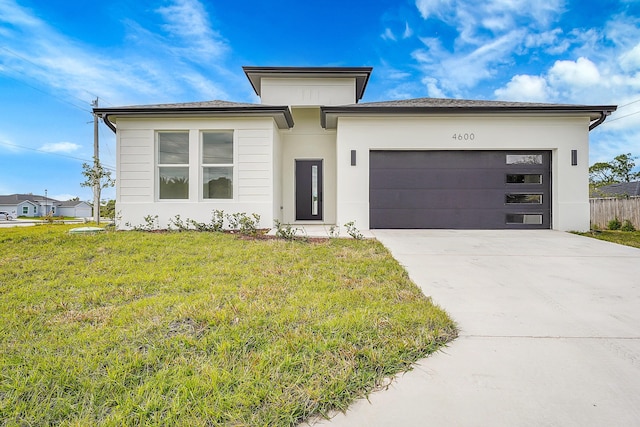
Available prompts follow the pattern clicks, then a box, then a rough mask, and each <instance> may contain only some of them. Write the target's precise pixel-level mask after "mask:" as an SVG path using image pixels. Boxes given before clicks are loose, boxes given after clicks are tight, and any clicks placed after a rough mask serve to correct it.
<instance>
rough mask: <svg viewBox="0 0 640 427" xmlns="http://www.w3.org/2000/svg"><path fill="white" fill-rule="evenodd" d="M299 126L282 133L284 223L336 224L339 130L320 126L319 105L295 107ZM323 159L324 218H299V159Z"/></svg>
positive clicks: (295, 117)
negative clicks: (297, 185) (314, 219)
mask: <svg viewBox="0 0 640 427" xmlns="http://www.w3.org/2000/svg"><path fill="white" fill-rule="evenodd" d="M292 114H293V119H294V121H295V126H294V127H293V129H291V130H289V131H283V132H282V141H283V144H282V191H283V193H282V206H283V210H282V211H283V212H282V222H283V223H285V224H294V223H300V224H318V223H324V224H335V221H336V132H335V130H325V129H323V128H322V126H320V109H319V108H292ZM296 160H322V168H323V171H322V177H323V183H322V185H323V220H322V221H320V222H318V221H296V212H295V208H296V201H295V161H296Z"/></svg>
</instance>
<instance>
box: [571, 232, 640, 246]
mask: <svg viewBox="0 0 640 427" xmlns="http://www.w3.org/2000/svg"><path fill="white" fill-rule="evenodd" d="M578 234H580V235H582V236H588V237H593V238H595V239H599V240H606V241H607V242H613V243H618V244H620V245H626V246H633V247H634V248H640V231H613V230H602V231H590V232H587V233H578Z"/></svg>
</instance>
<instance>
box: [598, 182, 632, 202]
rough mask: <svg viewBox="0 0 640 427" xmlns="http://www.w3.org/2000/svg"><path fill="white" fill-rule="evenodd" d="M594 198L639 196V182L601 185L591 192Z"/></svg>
mask: <svg viewBox="0 0 640 427" xmlns="http://www.w3.org/2000/svg"><path fill="white" fill-rule="evenodd" d="M591 196H592V197H594V198H605V197H636V196H640V181H634V182H619V183H616V184H609V185H603V186H602V187H598V188H596V189H595V190H593V192H592V195H591Z"/></svg>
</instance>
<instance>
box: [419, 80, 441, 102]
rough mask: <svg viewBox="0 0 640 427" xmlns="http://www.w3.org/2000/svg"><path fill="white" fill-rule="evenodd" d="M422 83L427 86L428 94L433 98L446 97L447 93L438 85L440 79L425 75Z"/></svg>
mask: <svg viewBox="0 0 640 427" xmlns="http://www.w3.org/2000/svg"><path fill="white" fill-rule="evenodd" d="M422 83H423V84H424V85H425V86H426V87H427V94H428V95H429V96H430V97H431V98H446V96H445V93H444V92H443V91H442V89H440V88H439V87H438V80H436V79H434V78H432V77H425V78H423V79H422Z"/></svg>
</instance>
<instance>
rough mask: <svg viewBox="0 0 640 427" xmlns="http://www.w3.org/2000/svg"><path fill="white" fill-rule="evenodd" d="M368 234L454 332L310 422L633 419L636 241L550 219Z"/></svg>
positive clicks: (639, 365) (639, 270)
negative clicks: (547, 226)
mask: <svg viewBox="0 0 640 427" xmlns="http://www.w3.org/2000/svg"><path fill="white" fill-rule="evenodd" d="M374 234H375V235H376V237H377V238H378V239H379V240H380V241H381V242H382V243H383V244H384V245H385V246H387V247H388V248H389V249H390V250H391V252H392V253H393V255H394V257H396V259H398V260H399V262H400V263H401V264H403V265H404V266H406V268H407V270H408V272H409V275H410V276H411V278H412V279H413V281H414V282H415V283H417V284H418V285H419V286H420V287H421V288H422V289H423V291H424V293H425V294H426V295H429V296H432V297H433V300H434V302H435V303H437V304H439V305H440V306H441V307H443V308H444V309H445V310H447V312H448V313H449V314H450V315H451V316H452V317H453V318H454V319H455V320H456V321H457V322H458V325H459V328H460V337H459V338H458V339H457V340H455V341H454V342H452V343H451V344H450V345H449V347H448V348H446V349H444V350H443V351H441V352H439V353H437V354H435V355H432V356H431V357H429V358H427V359H423V360H422V361H421V362H420V363H419V364H418V365H417V366H415V369H414V370H413V371H410V372H408V373H406V374H404V375H402V376H400V377H398V378H397V379H396V380H395V381H394V382H393V383H392V385H391V386H390V387H389V388H388V389H387V390H384V391H379V392H375V393H373V394H371V395H370V396H369V400H364V399H363V400H361V401H358V402H356V403H355V404H354V405H352V406H351V407H350V408H349V410H348V412H347V413H346V414H338V415H337V416H335V417H334V418H333V419H332V420H331V421H321V422H320V423H318V424H316V425H318V426H330V427H338V426H349V427H355V426H363V427H364V426H367V427H372V426H373V427H375V426H427V425H428V426H580V427H584V426H638V425H640V249H633V248H629V247H624V246H619V245H614V244H611V243H607V242H601V241H597V240H595V239H590V238H586V237H580V236H575V235H572V234H568V233H562V232H557V231H549V230H532V231H475V230H474V231H450V230H419V231H416V230H406V231H404V230H376V231H375V232H374Z"/></svg>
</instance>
